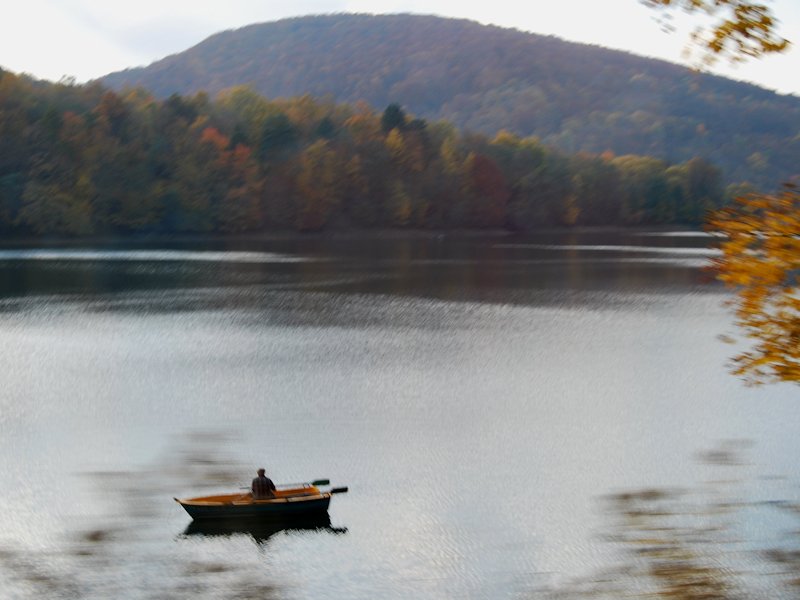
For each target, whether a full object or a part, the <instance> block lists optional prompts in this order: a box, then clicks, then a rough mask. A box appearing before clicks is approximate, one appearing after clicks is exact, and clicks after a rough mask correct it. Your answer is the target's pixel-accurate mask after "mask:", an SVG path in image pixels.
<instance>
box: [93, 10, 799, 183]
mask: <svg viewBox="0 0 800 600" xmlns="http://www.w3.org/2000/svg"><path fill="white" fill-rule="evenodd" d="M104 83H106V84H107V85H109V86H111V87H113V88H114V89H117V90H122V89H124V88H125V87H129V86H144V87H145V88H147V89H149V90H152V91H153V92H154V93H155V94H156V95H157V96H158V97H161V98H166V97H168V96H169V95H171V94H173V93H180V94H184V95H185V94H193V93H196V92H198V91H207V92H208V93H209V94H210V95H211V96H212V97H213V96H214V95H215V94H216V93H217V92H219V91H220V90H222V89H225V88H229V87H231V86H234V85H239V84H248V85H251V86H252V87H253V88H254V89H255V90H256V91H258V92H260V93H262V94H264V95H265V96H267V97H269V98H278V97H292V96H298V95H303V94H306V93H308V94H311V95H313V96H315V97H318V98H323V97H326V96H329V97H331V98H332V99H334V100H335V101H339V102H348V103H355V102H358V101H361V100H363V101H365V102H367V103H368V104H369V105H370V106H372V107H373V108H375V109H377V110H382V109H383V108H384V107H385V106H387V105H388V104H390V103H393V102H397V103H399V104H401V105H402V106H403V107H404V108H405V109H406V110H408V111H409V112H412V113H414V114H416V115H418V116H420V117H424V118H427V119H446V120H448V121H451V122H452V123H454V124H455V125H456V126H457V127H459V128H462V129H465V130H470V131H476V132H482V133H485V134H487V135H493V134H494V133H495V132H497V131H499V130H500V129H507V130H509V131H512V132H514V133H516V134H518V135H521V136H523V137H527V136H531V135H535V136H538V137H539V138H540V139H541V140H542V141H543V142H544V143H546V144H550V145H553V146H555V147H557V148H559V149H561V150H563V151H565V152H569V153H574V152H579V151H583V152H590V153H602V152H605V151H611V152H614V153H615V154H618V155H622V154H643V155H651V156H655V157H657V158H661V159H664V160H667V161H669V162H681V161H686V160H689V159H690V158H692V157H695V156H702V157H704V158H707V159H709V160H711V161H712V162H714V163H715V164H717V165H719V166H720V167H721V168H722V169H723V177H724V178H725V180H726V181H728V182H733V181H740V180H745V179H746V180H748V181H750V182H751V183H753V184H755V185H756V186H758V187H761V188H775V187H777V186H778V184H780V182H782V181H784V180H786V179H788V178H789V177H790V176H792V175H795V174H798V172H799V171H800V167H799V166H798V165H800V98H797V97H795V96H781V95H778V94H775V93H772V92H769V91H767V90H764V89H761V88H758V87H756V86H753V85H749V84H745V83H738V82H734V81H731V80H728V79H724V78H721V77H714V76H710V75H705V74H698V73H694V72H692V71H690V70H689V69H686V68H684V67H680V66H678V65H673V64H670V63H667V62H664V61H658V60H652V59H647V58H642V57H638V56H634V55H632V54H628V53H624V52H619V51H613V50H608V49H604V48H599V47H595V46H586V45H581V44H574V43H569V42H565V41H563V40H559V39H557V38H553V37H544V36H539V35H534V34H529V33H524V32H521V31H517V30H512V29H503V28H499V27H493V26H483V25H479V24H477V23H474V22H470V21H465V20H453V19H443V18H438V17H428V16H412V15H392V16H368V15H330V16H319V17H303V18H297V19H288V20H283V21H278V22H275V23H265V24H259V25H251V26H249V27H244V28H242V29H238V30H235V31H226V32H222V33H219V34H216V35H214V36H212V37H210V38H208V39H207V40H205V41H203V42H202V43H200V44H198V45H197V46H195V47H193V48H191V49H189V50H187V51H185V52H182V53H180V54H177V55H174V56H170V57H167V58H165V59H163V60H161V61H158V62H156V63H153V64H152V65H150V66H149V67H146V68H139V69H130V70H126V71H123V72H120V73H114V74H111V75H109V76H107V77H106V78H105V79H104Z"/></svg>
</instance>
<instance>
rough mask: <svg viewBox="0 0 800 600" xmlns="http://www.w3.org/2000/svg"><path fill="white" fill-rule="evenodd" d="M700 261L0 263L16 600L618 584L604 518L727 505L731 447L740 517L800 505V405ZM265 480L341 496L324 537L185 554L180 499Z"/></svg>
mask: <svg viewBox="0 0 800 600" xmlns="http://www.w3.org/2000/svg"><path fill="white" fill-rule="evenodd" d="M708 243H709V239H708V238H705V237H702V236H698V235H687V234H677V233H676V234H669V233H667V234H665V233H646V232H636V233H630V232H629V233H613V232H611V233H608V232H607V233H583V234H578V233H571V234H551V235H539V236H535V237H527V238H519V237H513V236H506V237H487V236H480V237H479V236H397V235H396V236H391V235H390V236H384V237H381V236H364V237H357V236H338V237H336V236H334V237H331V238H315V237H309V238H286V239H281V238H277V239H271V240H267V241H263V240H261V241H238V242H230V241H219V242H209V241H202V242H201V241H187V242H183V243H175V242H173V243H162V244H155V243H152V242H150V243H147V244H145V243H140V244H132V243H128V244H125V245H113V244H108V245H95V246H91V247H89V246H86V245H75V246H69V247H66V246H60V247H48V248H33V247H25V246H15V247H6V248H5V249H2V250H0V335H1V336H2V338H0V339H2V346H0V369H1V370H0V372H2V374H3V385H2V391H0V457H2V458H1V459H0V460H2V464H1V465H0V466H2V468H1V469H0V506H2V507H3V510H2V513H0V597H2V598H5V597H21V598H25V597H28V596H30V597H42V596H43V595H44V596H45V597H65V598H108V597H119V598H122V597H124V598H189V597H191V598H198V597H201V598H219V597H247V598H251V597H253V598H256V597H257V598H262V597H264V598H316V597H319V596H321V595H324V596H327V597H336V598H375V597H383V598H407V597H416V598H518V597H522V598H524V597H530V596H532V595H533V594H534V592H535V590H537V589H541V588H542V587H548V586H553V585H556V586H557V585H561V584H562V583H563V582H568V581H570V580H571V579H572V578H574V577H579V576H584V575H586V574H587V573H592V572H593V571H595V570H598V569H601V568H602V567H603V566H604V564H605V563H606V561H607V560H608V557H609V548H608V544H607V543H605V542H604V541H603V540H602V539H601V536H600V533H601V532H602V530H603V526H604V519H605V517H604V515H603V513H602V511H601V510H600V509H599V502H598V498H600V497H601V496H603V495H605V494H609V493H611V492H615V491H620V490H626V489H637V488H643V487H648V486H691V485H694V484H695V482H701V481H705V480H707V479H709V478H714V477H719V476H720V474H719V473H718V472H717V471H715V469H714V468H712V467H709V466H708V465H704V464H702V462H699V461H697V460H696V455H697V453H698V452H702V451H706V450H709V449H711V448H714V447H717V446H718V445H719V444H721V443H724V441H725V440H750V441H752V442H753V446H752V448H751V450H750V452H749V455H748V464H747V465H746V466H745V467H744V468H745V469H746V471H747V477H746V479H747V481H748V482H749V483H747V484H746V486H745V488H743V491H741V493H742V494H747V495H750V494H755V495H761V496H762V497H764V498H768V499H780V500H788V501H792V502H794V501H797V500H798V496H800V493H799V492H798V487H797V483H798V481H800V478H799V477H798V475H800V473H798V466H797V460H796V457H797V456H798V451H800V436H798V435H797V428H798V423H799V422H800V419H798V417H800V397H799V396H800V395H798V389H797V388H796V387H792V386H786V385H777V386H766V387H763V388H759V389H753V388H746V387H744V386H743V385H742V384H741V383H740V382H739V381H738V380H736V379H735V378H733V377H732V376H730V375H729V374H728V373H727V372H726V370H725V362H726V357H727V356H728V355H730V354H731V353H732V352H733V349H732V348H731V347H729V346H726V345H724V344H722V343H721V342H720V341H718V339H717V336H718V335H719V334H723V333H730V332H731V324H730V323H731V319H730V316H729V314H728V313H727V312H726V309H725V308H724V307H723V306H722V303H723V301H724V299H725V292H724V290H723V289H721V288H720V287H719V286H718V285H717V284H715V283H714V282H713V281H711V280H710V277H709V276H708V275H707V274H705V273H704V272H703V271H702V270H701V267H702V266H703V265H704V264H705V262H706V261H707V259H708V258H709V257H710V256H712V254H713V251H711V250H708V249H707V248H706V246H707V244H708ZM262 465H263V466H265V467H266V468H267V470H268V473H269V474H270V475H271V476H272V477H273V479H275V480H276V481H278V482H290V481H305V480H308V479H313V478H318V477H327V478H330V479H331V481H332V483H333V484H334V485H348V486H349V487H350V492H349V493H348V494H346V495H340V496H336V497H335V498H334V499H333V502H332V504H331V510H330V517H331V522H330V524H327V523H324V524H322V526H319V524H316V526H314V527H308V528H298V529H295V530H288V531H280V532H272V531H257V532H253V531H251V532H236V531H221V532H220V531H202V530H201V531H199V532H197V531H194V530H192V529H191V528H189V529H187V526H188V525H189V518H188V516H187V515H186V514H185V513H184V512H183V510H182V509H181V508H180V507H179V506H178V505H177V504H175V503H174V502H173V501H172V497H173V496H186V495H194V494H199V493H205V492H208V491H217V490H219V491H227V490H232V489H235V488H236V487H238V486H240V485H247V483H248V481H249V480H250V478H251V477H252V476H253V475H254V471H255V469H256V468H257V467H259V466H262ZM717 469H719V468H717ZM723 469H724V467H723ZM722 476H728V475H726V474H724V473H723V475H722Z"/></svg>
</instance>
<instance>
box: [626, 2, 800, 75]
mask: <svg viewBox="0 0 800 600" xmlns="http://www.w3.org/2000/svg"><path fill="white" fill-rule="evenodd" d="M641 2H642V3H643V4H645V5H646V6H649V7H651V8H654V9H657V10H661V11H664V14H665V15H667V18H666V19H664V20H662V23H663V24H664V25H665V26H666V27H667V28H669V21H668V15H669V11H670V10H674V9H681V10H684V11H686V12H689V13H702V14H705V15H708V16H709V17H711V18H712V19H714V21H713V23H712V24H711V25H710V26H702V25H701V26H698V27H697V28H696V29H695V30H694V32H693V34H692V41H693V42H694V44H695V45H697V46H699V47H700V48H701V49H703V50H704V51H705V56H704V62H706V63H709V62H713V61H714V60H715V59H716V57H718V56H721V57H724V58H728V59H729V60H731V61H733V62H740V61H743V60H746V59H748V58H757V57H760V56H763V55H765V54H772V53H775V52H783V51H784V50H786V49H787V48H788V47H789V41H788V40H786V39H784V38H783V37H782V36H780V35H778V33H777V26H778V21H777V19H776V18H775V17H774V16H773V14H772V11H770V9H769V7H768V6H766V5H764V4H761V3H759V2H753V1H752V0H641Z"/></svg>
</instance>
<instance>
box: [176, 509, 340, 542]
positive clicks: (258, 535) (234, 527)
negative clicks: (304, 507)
mask: <svg viewBox="0 0 800 600" xmlns="http://www.w3.org/2000/svg"><path fill="white" fill-rule="evenodd" d="M307 531H314V532H320V533H332V534H336V535H341V534H344V533H347V527H333V526H332V525H331V518H330V515H328V513H324V514H321V515H316V516H314V517H306V518H302V519H292V520H289V521H285V520H283V521H270V520H262V519H219V520H216V519H206V520H197V521H192V522H191V523H189V525H188V527H186V530H185V531H184V532H183V535H184V536H201V537H208V538H214V537H229V536H235V535H247V536H250V537H251V538H252V539H253V541H255V542H256V543H257V544H259V545H264V544H266V543H267V541H268V540H269V539H270V538H271V537H273V536H274V535H276V534H278V533H287V534H293V533H298V532H307Z"/></svg>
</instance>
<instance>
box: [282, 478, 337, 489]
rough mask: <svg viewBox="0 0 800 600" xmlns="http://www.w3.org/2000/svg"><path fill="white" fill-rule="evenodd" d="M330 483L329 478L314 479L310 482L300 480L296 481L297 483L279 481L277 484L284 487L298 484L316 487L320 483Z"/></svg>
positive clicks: (297, 485)
mask: <svg viewBox="0 0 800 600" xmlns="http://www.w3.org/2000/svg"><path fill="white" fill-rule="evenodd" d="M330 484H331V480H330V479H315V480H314V481H312V482H310V483H309V482H308V481H301V482H298V483H281V484H279V487H282V488H286V487H299V486H306V485H313V486H314V487H318V486H320V485H330Z"/></svg>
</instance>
